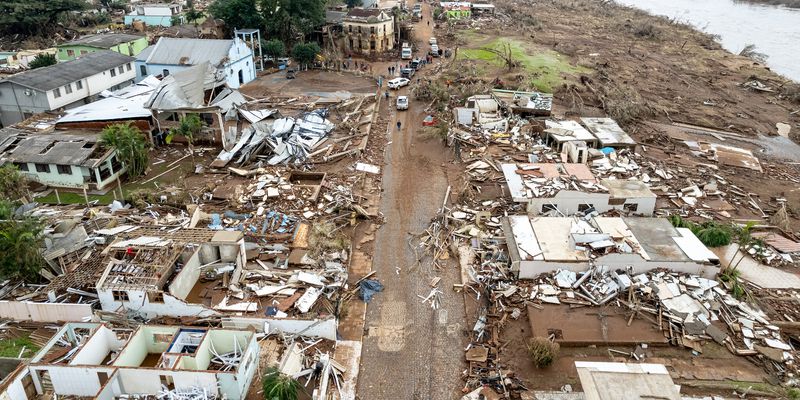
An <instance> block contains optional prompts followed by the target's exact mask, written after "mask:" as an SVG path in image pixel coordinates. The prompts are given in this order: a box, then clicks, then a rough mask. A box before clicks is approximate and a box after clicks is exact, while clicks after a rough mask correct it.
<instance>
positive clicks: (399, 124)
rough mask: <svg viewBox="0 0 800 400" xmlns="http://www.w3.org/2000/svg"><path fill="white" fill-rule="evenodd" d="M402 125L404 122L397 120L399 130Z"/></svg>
mask: <svg viewBox="0 0 800 400" xmlns="http://www.w3.org/2000/svg"><path fill="white" fill-rule="evenodd" d="M401 125H402V123H400V120H398V121H397V130H398V131H399V130H400V126H401Z"/></svg>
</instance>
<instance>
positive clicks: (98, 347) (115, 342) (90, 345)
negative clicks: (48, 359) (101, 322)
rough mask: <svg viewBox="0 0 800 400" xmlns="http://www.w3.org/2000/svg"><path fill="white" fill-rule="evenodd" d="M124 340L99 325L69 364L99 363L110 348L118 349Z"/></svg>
mask: <svg viewBox="0 0 800 400" xmlns="http://www.w3.org/2000/svg"><path fill="white" fill-rule="evenodd" d="M124 344H125V342H123V341H121V340H119V339H117V335H116V334H115V333H114V331H112V330H111V329H108V328H106V327H105V326H101V327H99V328H97V330H96V331H95V332H94V334H92V336H91V337H90V338H89V339H87V340H86V341H85V342H84V343H83V347H81V349H80V350H79V351H78V352H77V353H76V354H75V356H74V357H73V358H72V361H70V363H69V364H70V365H101V364H100V363H102V362H103V360H104V359H105V358H106V356H108V354H109V353H110V352H111V351H112V350H119V349H121V348H122V346H123V345H124Z"/></svg>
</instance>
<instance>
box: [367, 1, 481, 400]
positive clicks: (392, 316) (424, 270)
mask: <svg viewBox="0 0 800 400" xmlns="http://www.w3.org/2000/svg"><path fill="white" fill-rule="evenodd" d="M409 6H410V7H411V6H413V4H410V5H409ZM429 16H430V8H429V5H427V4H425V5H424V8H423V21H421V23H419V24H418V31H417V32H418V35H419V36H418V38H420V39H421V38H422V37H425V38H427V37H429V36H431V35H430V27H429V26H428V25H427V21H426V19H427V18H429ZM424 48H425V49H427V42H426V43H425V44H424ZM419 55H420V56H421V54H419ZM430 69H431V67H430V66H427V67H425V68H423V70H421V71H420V73H419V75H417V76H418V77H419V76H424V75H425V74H427V73H428V72H429V71H430ZM412 85H413V83H412ZM409 92H410V89H409V88H408V87H406V88H403V89H401V90H400V91H397V92H393V93H392V97H390V99H389V102H390V107H389V109H390V122H389V124H388V126H386V134H387V135H388V143H389V144H388V145H387V147H386V151H385V166H384V176H383V197H382V199H381V212H382V213H383V215H384V217H385V223H384V225H383V226H382V227H381V228H380V229H379V230H378V232H377V233H376V238H375V239H376V240H375V249H374V259H373V270H375V271H376V272H377V276H378V277H379V278H380V280H381V282H382V283H383V284H384V285H385V286H386V288H385V290H384V292H383V293H381V294H379V295H378V296H376V297H375V299H374V300H373V301H372V302H371V303H370V304H369V305H368V307H367V317H366V321H367V322H366V330H367V332H365V336H364V339H363V348H362V354H361V369H360V371H361V373H360V376H359V380H358V392H357V393H358V398H360V399H388V398H392V399H450V398H454V397H455V396H457V394H458V393H459V392H460V391H459V389H460V385H461V381H460V374H461V371H462V369H463V366H462V365H461V364H462V359H463V348H462V346H463V338H464V336H463V334H462V331H463V329H465V326H464V301H463V297H462V296H461V294H460V293H455V292H454V291H453V290H452V287H453V284H454V283H459V282H460V274H459V272H458V270H457V268H456V266H455V264H454V263H451V267H449V268H447V269H441V270H434V269H432V267H431V266H430V262H426V261H424V260H423V262H422V263H418V262H417V258H416V256H415V253H414V251H413V250H412V248H411V246H410V245H409V238H410V233H419V232H422V231H424V230H425V229H426V228H427V227H428V224H429V223H430V221H431V218H433V217H434V216H435V215H436V214H437V211H438V210H439V209H440V208H441V206H442V201H443V199H444V196H445V193H446V191H447V186H448V173H447V172H448V167H449V166H450V165H451V164H450V162H451V161H452V159H453V157H452V154H451V153H449V152H448V150H447V148H446V147H444V145H443V144H442V143H441V142H440V141H439V140H438V139H433V138H427V137H425V135H424V134H422V119H423V118H424V117H425V115H426V113H425V110H424V107H425V105H424V104H421V103H418V102H416V101H415V100H414V99H413V96H410V93H409ZM398 95H409V97H410V98H411V100H410V105H409V109H408V110H407V111H397V110H395V107H394V104H395V100H396V96H398ZM397 121H400V122H401V125H402V127H401V128H400V129H398V128H397V125H396V123H397ZM437 276H438V277H440V278H441V281H440V282H439V284H438V288H439V289H440V290H441V291H442V297H441V299H442V302H441V307H440V308H439V309H438V310H434V309H433V308H431V306H430V304H429V303H425V304H423V303H422V299H420V297H418V296H422V297H426V296H428V295H429V294H430V292H431V286H430V282H431V279H432V278H434V277H437Z"/></svg>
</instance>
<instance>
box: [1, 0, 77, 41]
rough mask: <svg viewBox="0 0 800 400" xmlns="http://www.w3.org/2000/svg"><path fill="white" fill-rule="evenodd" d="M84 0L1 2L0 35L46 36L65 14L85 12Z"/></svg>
mask: <svg viewBox="0 0 800 400" xmlns="http://www.w3.org/2000/svg"><path fill="white" fill-rule="evenodd" d="M85 6H86V1H84V0H3V1H0V34H3V35H11V34H20V33H21V34H24V35H44V34H47V33H50V32H52V31H53V29H54V28H55V26H56V22H57V20H58V18H59V17H60V16H61V15H62V14H63V13H65V12H69V11H79V10H83V9H84V7H85Z"/></svg>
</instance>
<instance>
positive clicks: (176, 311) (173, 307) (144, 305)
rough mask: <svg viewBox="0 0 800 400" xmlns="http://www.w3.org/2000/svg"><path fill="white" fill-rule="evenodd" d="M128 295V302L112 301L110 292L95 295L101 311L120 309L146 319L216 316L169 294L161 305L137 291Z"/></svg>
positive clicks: (128, 291)
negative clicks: (140, 315)
mask: <svg viewBox="0 0 800 400" xmlns="http://www.w3.org/2000/svg"><path fill="white" fill-rule="evenodd" d="M125 292H126V293H127V294H128V299H129V300H128V301H124V302H122V301H117V300H114V295H113V293H112V292H111V290H107V289H100V290H98V291H97V295H98V296H99V297H100V304H101V306H102V308H103V310H106V311H116V310H117V309H119V308H120V307H122V308H124V309H126V310H129V311H134V312H138V313H141V314H143V315H144V316H145V317H146V318H155V317H158V316H172V317H190V316H197V317H208V316H211V315H217V314H219V313H218V312H216V311H214V310H212V309H210V308H208V307H206V306H204V305H202V304H188V303H186V302H184V301H183V300H181V299H178V298H176V297H175V296H172V295H170V294H169V293H164V302H163V303H151V302H150V301H149V300H148V299H147V293H146V292H144V291H138V290H126V291H125Z"/></svg>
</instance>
